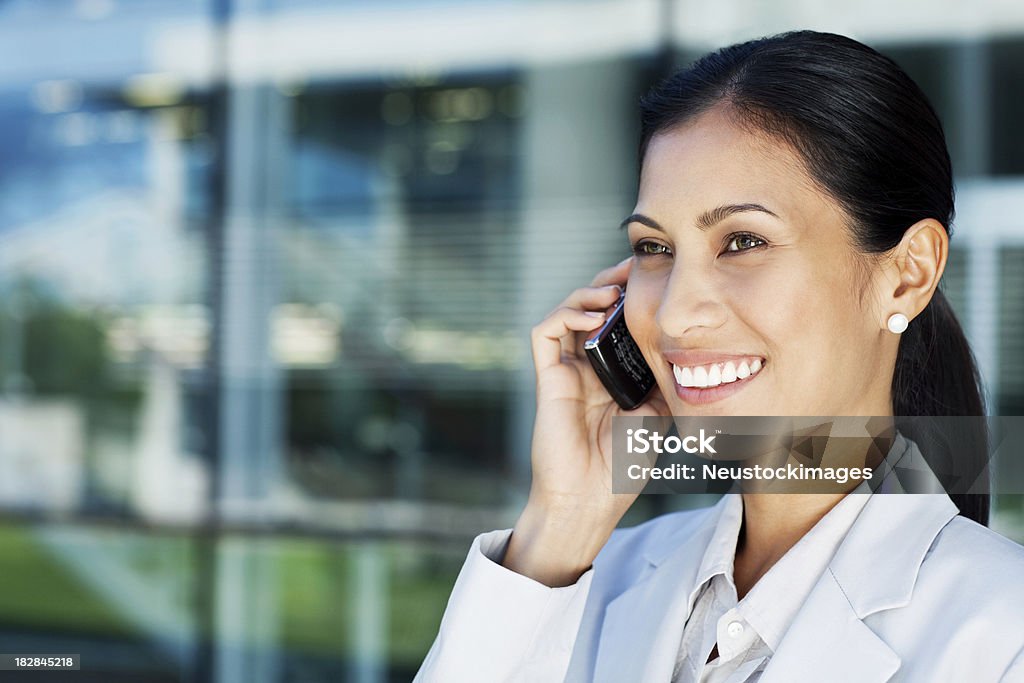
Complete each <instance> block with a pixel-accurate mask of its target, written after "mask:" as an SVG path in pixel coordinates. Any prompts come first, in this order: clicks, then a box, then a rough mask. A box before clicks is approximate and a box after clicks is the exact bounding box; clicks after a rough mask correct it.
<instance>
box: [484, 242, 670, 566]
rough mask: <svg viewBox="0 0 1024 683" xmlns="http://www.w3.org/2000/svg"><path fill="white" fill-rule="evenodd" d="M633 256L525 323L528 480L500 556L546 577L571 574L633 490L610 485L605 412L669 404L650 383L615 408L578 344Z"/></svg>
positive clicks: (601, 315) (599, 319)
mask: <svg viewBox="0 0 1024 683" xmlns="http://www.w3.org/2000/svg"><path fill="white" fill-rule="evenodd" d="M632 262H633V259H632V258H628V259H626V260H624V261H622V262H621V263H619V264H618V265H616V266H613V267H612V268H608V269H607V270H604V271H601V272H600V273H598V275H597V276H596V277H595V278H594V280H593V281H592V282H591V284H590V286H589V287H583V288H581V289H577V290H576V291H574V292H573V293H572V294H570V295H569V296H568V297H567V298H566V299H565V301H563V302H562V303H561V304H560V305H559V306H558V307H557V308H556V309H555V310H554V311H552V312H551V313H550V314H549V315H548V316H547V317H546V318H544V320H542V321H541V322H540V324H538V325H537V326H536V327H534V328H533V333H532V345H533V360H534V365H535V367H536V372H537V417H536V420H535V422H534V428H533V448H532V454H531V462H532V466H533V481H532V484H531V487H530V497H529V500H528V502H527V504H526V508H525V509H524V510H523V513H522V515H521V516H520V518H519V521H518V522H516V526H515V529H514V530H513V533H512V538H511V540H510V542H509V547H508V550H507V552H506V554H505V559H504V565H505V566H506V567H508V568H510V569H512V570H514V571H516V572H518V573H520V574H524V575H526V576H529V577H531V578H533V579H535V580H537V581H540V582H541V583H544V584H546V585H549V586H556V585H569V584H571V583H574V582H575V581H576V579H577V578H579V575H580V574H582V573H583V572H584V571H586V569H587V568H588V567H589V566H590V565H591V563H592V562H593V560H594V557H596V556H597V553H598V552H599V551H600V550H601V548H602V547H603V546H604V544H605V542H606V541H607V540H608V537H609V536H610V535H611V532H612V530H614V529H615V526H616V525H617V524H618V522H619V520H620V519H622V516H623V515H624V514H625V513H626V510H628V509H629V506H630V505H632V504H633V502H634V501H635V500H636V498H637V495H638V494H625V493H623V494H613V493H612V471H611V465H612V453H611V451H612V434H611V427H612V420H611V418H612V417H615V416H619V415H631V416H644V415H667V414H668V412H669V411H668V408H667V406H666V404H665V401H664V398H663V397H662V396H661V393H660V392H659V391H658V390H657V388H655V389H654V390H653V391H652V392H651V395H650V396H649V397H648V399H647V401H646V402H645V403H644V404H643V405H642V406H640V407H639V408H637V409H635V410H631V411H628V412H626V411H623V410H622V409H621V408H620V407H619V406H618V404H616V403H615V401H614V400H613V399H612V397H611V395H609V393H608V391H607V390H606V389H605V388H604V385H603V384H601V380H600V379H598V377H597V374H596V373H595V372H594V369H593V368H592V367H591V365H590V361H589V360H587V358H586V357H585V354H584V353H583V341H584V340H585V339H586V338H587V337H589V336H590V335H591V334H592V333H593V332H594V331H595V330H596V329H597V328H599V327H600V326H601V325H602V324H603V323H604V321H605V315H606V312H607V310H608V309H609V307H611V306H612V305H613V304H614V303H615V302H616V301H617V300H618V298H619V294H620V292H621V289H620V287H621V286H623V285H625V283H626V279H627V277H628V275H629V269H630V266H631V265H632Z"/></svg>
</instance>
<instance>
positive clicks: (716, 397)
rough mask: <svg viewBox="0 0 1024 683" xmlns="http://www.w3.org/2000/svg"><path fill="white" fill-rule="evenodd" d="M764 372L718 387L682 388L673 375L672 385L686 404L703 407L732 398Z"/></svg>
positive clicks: (760, 371)
mask: <svg viewBox="0 0 1024 683" xmlns="http://www.w3.org/2000/svg"><path fill="white" fill-rule="evenodd" d="M668 367H669V372H670V373H671V372H672V365H671V364H669V366H668ZM762 372H764V366H762V367H761V369H760V370H758V371H757V373H756V374H753V375H751V376H750V377H747V378H746V379H738V380H736V381H735V382H729V383H728V384H719V385H718V386H717V387H684V386H680V385H679V383H678V382H676V381H675V373H672V383H673V384H674V385H675V387H676V396H678V397H679V398H681V399H683V401H685V402H686V403H689V404H690V405H694V406H703V405H707V404H709V403H714V402H715V401H721V400H722V399H723V398H728V397H729V396H732V395H733V394H735V393H736V392H737V391H742V390H743V389H744V388H745V387H747V385H749V384H750V383H751V382H753V381H754V380H755V379H757V378H758V377H760V376H761V373H762Z"/></svg>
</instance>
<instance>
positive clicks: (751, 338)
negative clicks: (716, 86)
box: [626, 109, 897, 416]
mask: <svg viewBox="0 0 1024 683" xmlns="http://www.w3.org/2000/svg"><path fill="white" fill-rule="evenodd" d="M844 218H845V217H844V214H843V213H842V210H841V209H840V207H839V206H838V205H837V204H836V203H835V202H834V200H832V199H831V198H830V197H829V196H828V195H826V194H825V193H823V191H822V190H820V189H819V188H817V187H815V185H814V184H813V183H812V181H811V180H810V177H809V176H808V175H807V172H806V171H805V170H804V167H803V165H802V163H801V162H800V159H799V157H798V156H797V155H796V153H795V152H793V151H792V150H791V149H790V148H789V147H787V146H786V145H785V144H783V143H781V142H775V141H773V140H771V139H769V138H767V137H766V136H762V135H758V134H754V133H751V132H748V131H746V130H745V129H743V128H740V127H738V126H737V125H735V124H734V123H732V122H731V120H730V118H729V116H728V114H727V113H726V112H724V111H722V110H720V109H713V110H711V111H709V112H707V113H705V114H704V115H702V116H700V117H698V118H697V119H696V120H695V121H693V122H691V123H689V124H687V125H685V126H683V127H681V128H676V129H673V130H671V131H670V132H666V133H663V134H660V135H657V136H655V137H654V138H653V139H652V140H651V143H650V145H649V147H648V149H647V153H646V156H645V159H644V165H643V172H642V176H641V182H640V190H639V196H638V199H637V204H636V208H635V210H634V215H633V216H631V219H632V220H630V221H629V223H628V232H629V241H630V244H631V246H632V247H633V249H634V253H635V254H636V257H635V259H634V263H633V265H632V269H631V271H630V275H629V282H628V285H627V291H628V292H629V295H628V296H627V297H626V323H627V325H628V326H629V329H630V331H631V332H632V334H633V336H634V338H635V339H636V342H637V344H638V345H639V346H640V348H641V350H642V351H643V353H644V356H645V357H646V358H647V360H648V361H649V362H650V364H651V367H652V369H653V370H654V373H655V375H656V376H657V380H658V386H659V388H660V389H661V391H662V393H663V394H664V396H665V399H666V401H667V402H668V405H669V407H670V408H671V409H672V412H673V414H676V415H804V416H812V415H813V416H817V415H821V416H826V415H889V414H891V412H892V405H891V398H890V387H891V383H892V372H893V367H894V364H895V354H896V348H897V337H896V335H892V334H891V333H888V332H886V331H885V330H884V320H885V317H886V316H887V315H888V313H889V312H886V311H881V310H876V309H879V308H880V306H879V305H878V304H877V302H878V301H880V300H881V299H880V298H879V296H878V293H879V292H881V291H883V287H882V285H883V283H882V281H881V280H882V279H881V278H880V277H879V276H878V275H877V273H876V272H875V271H874V270H873V269H871V268H870V267H869V266H868V265H867V263H868V262H867V261H866V260H864V258H863V257H862V256H860V255H859V254H858V253H857V251H856V250H855V248H854V247H853V243H852V239H851V236H850V234H849V231H848V228H847V227H846V224H845V220H844ZM873 302H875V303H873ZM716 385H717V386H716Z"/></svg>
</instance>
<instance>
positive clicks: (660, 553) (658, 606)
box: [593, 498, 726, 683]
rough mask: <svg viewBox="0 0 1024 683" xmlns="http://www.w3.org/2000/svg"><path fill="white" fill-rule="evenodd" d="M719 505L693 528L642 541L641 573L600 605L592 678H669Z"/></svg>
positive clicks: (649, 682) (608, 681)
mask: <svg viewBox="0 0 1024 683" xmlns="http://www.w3.org/2000/svg"><path fill="white" fill-rule="evenodd" d="M725 504H726V501H725V499H724V498H723V499H722V500H720V501H719V503H718V504H716V505H715V506H713V507H712V508H711V510H710V511H709V512H710V514H707V515H705V516H704V518H703V520H702V521H701V523H700V524H699V525H697V526H696V527H690V528H688V529H685V530H682V531H680V532H677V533H675V534H673V535H671V536H670V537H669V538H664V539H658V541H657V543H648V544H647V546H646V549H645V552H644V555H645V558H646V559H647V561H648V570H647V573H646V574H645V575H644V576H642V577H641V578H640V580H638V581H637V582H636V583H634V584H633V585H632V586H630V587H629V588H627V589H626V590H625V591H624V592H623V593H621V594H620V595H619V596H618V597H616V598H615V599H613V600H611V601H610V602H609V603H608V606H607V608H606V610H605V615H604V620H603V623H602V627H601V636H600V644H599V646H598V648H597V661H596V664H595V668H594V677H593V681H594V683H622V681H644V682H645V683H657V682H664V683H668V681H669V680H670V679H671V677H672V669H673V667H674V666H675V661H676V655H677V653H678V652H679V645H680V642H681V639H682V635H683V626H684V625H685V623H686V620H687V618H688V617H689V616H690V610H691V609H692V607H693V605H692V604H691V602H690V598H691V593H692V592H693V590H694V588H696V585H695V584H696V581H697V575H698V571H699V570H700V567H701V564H702V561H703V559H704V555H705V551H706V550H707V547H708V544H709V542H710V541H711V538H712V536H713V535H714V531H715V527H716V524H717V522H718V519H719V517H720V516H721V513H722V511H723V509H724V506H725Z"/></svg>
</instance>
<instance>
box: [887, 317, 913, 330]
mask: <svg viewBox="0 0 1024 683" xmlns="http://www.w3.org/2000/svg"><path fill="white" fill-rule="evenodd" d="M886 324H887V325H888V326H889V331H890V332H892V333H893V334H901V333H903V332H906V330H907V325H908V324H910V321H909V320H907V316H905V315H903V314H902V313H893V314H892V315H890V316H889V321H888V322H887V323H886Z"/></svg>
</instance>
